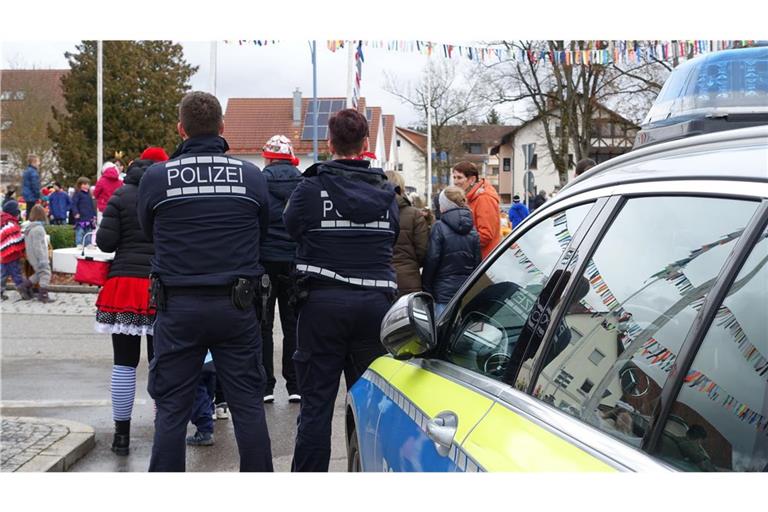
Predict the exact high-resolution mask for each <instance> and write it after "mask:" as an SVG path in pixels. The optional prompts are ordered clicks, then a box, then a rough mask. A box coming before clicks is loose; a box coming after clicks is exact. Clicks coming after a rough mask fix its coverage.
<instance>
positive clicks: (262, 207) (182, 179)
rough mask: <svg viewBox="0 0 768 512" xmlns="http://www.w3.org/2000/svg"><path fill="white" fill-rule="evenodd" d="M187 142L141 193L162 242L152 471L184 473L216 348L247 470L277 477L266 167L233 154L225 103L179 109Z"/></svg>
mask: <svg viewBox="0 0 768 512" xmlns="http://www.w3.org/2000/svg"><path fill="white" fill-rule="evenodd" d="M178 130H179V134H180V135H181V137H182V139H184V142H183V143H182V144H181V145H180V146H179V147H178V149H177V150H176V152H175V153H174V154H173V155H172V156H171V159H170V160H169V161H168V162H164V163H160V164H155V165H153V166H152V167H150V168H149V169H147V171H146V173H145V174H144V176H143V178H142V180H141V184H140V186H139V199H138V213H139V222H140V224H141V227H142V229H143V230H144V232H145V234H146V235H147V237H148V238H149V239H150V240H154V244H155V256H154V258H153V260H152V273H153V276H154V278H155V280H156V281H157V282H159V286H155V285H153V289H157V288H159V292H158V294H157V295H158V297H159V298H158V301H157V302H158V313H157V320H156V321H155V325H154V335H155V338H154V345H155V357H154V359H152V362H151V363H150V374H149V385H148V390H149V394H150V395H151V396H152V398H154V399H155V403H156V404H157V417H156V419H155V441H154V445H153V446H152V459H151V460H150V463H149V470H150V471H184V469H185V448H186V447H185V444H184V438H185V434H186V426H187V422H188V421H189V417H190V414H191V410H192V402H193V399H194V395H195V385H196V383H197V379H198V376H199V375H200V368H201V367H202V365H203V359H204V358H205V354H206V350H208V349H210V351H211V353H212V354H213V358H214V361H216V369H217V377H218V378H219V379H221V382H222V385H223V388H224V391H225V393H226V395H227V401H228V403H229V407H230V408H231V409H232V413H233V414H232V419H233V422H234V427H235V437H236V439H237V446H238V449H239V452H240V470H241V471H271V470H272V455H271V448H270V442H269V434H268V432H267V424H266V419H265V417H264V406H263V403H262V395H263V392H264V382H265V377H264V370H263V368H262V365H261V338H260V329H259V321H258V318H257V313H256V309H255V305H254V304H255V303H254V297H255V288H254V283H255V282H257V280H258V278H259V276H260V275H261V274H262V273H263V269H262V267H261V266H260V265H259V263H258V261H259V239H260V237H264V236H265V235H266V233H267V227H268V223H269V206H268V198H267V184H266V180H265V179H264V177H263V176H262V175H261V172H260V171H259V169H258V168H257V167H255V166H253V165H251V164H249V163H247V162H243V161H241V160H237V159H234V158H230V157H227V156H225V155H224V153H225V152H226V151H227V150H228V149H229V146H228V145H227V142H226V141H225V140H224V139H223V138H222V137H221V136H220V135H221V133H222V132H223V131H224V122H223V119H222V113H221V105H220V104H219V102H218V100H217V99H216V98H215V97H214V96H212V95H210V94H207V93H203V92H190V93H188V94H187V95H185V96H184V98H183V99H182V100H181V104H180V106H179V124H178Z"/></svg>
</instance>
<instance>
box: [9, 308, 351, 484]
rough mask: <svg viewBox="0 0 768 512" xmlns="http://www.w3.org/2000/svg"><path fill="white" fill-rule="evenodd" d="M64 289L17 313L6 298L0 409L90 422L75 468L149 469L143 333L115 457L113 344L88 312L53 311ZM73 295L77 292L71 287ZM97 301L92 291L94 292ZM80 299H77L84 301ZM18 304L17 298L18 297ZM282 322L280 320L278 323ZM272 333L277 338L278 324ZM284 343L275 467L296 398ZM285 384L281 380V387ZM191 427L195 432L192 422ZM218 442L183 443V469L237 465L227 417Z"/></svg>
mask: <svg viewBox="0 0 768 512" xmlns="http://www.w3.org/2000/svg"><path fill="white" fill-rule="evenodd" d="M68 295H69V294H57V297H58V298H59V299H60V304H59V305H58V306H57V305H56V304H52V305H50V306H49V307H48V308H46V311H45V312H41V311H37V312H36V314H22V313H17V312H15V311H14V310H17V309H18V308H13V307H11V308H9V307H6V306H5V305H6V304H8V303H7V302H5V303H4V307H3V314H2V321H1V327H2V332H1V341H2V365H1V366H0V372H1V373H0V379H1V382H2V387H1V388H0V401H1V402H2V403H1V405H2V410H1V412H2V414H3V415H8V416H36V417H47V418H61V419H68V420H72V421H77V422H80V423H85V424H87V425H91V426H92V427H94V429H95V431H96V447H95V448H94V449H93V450H92V451H91V452H90V453H89V454H88V455H87V456H85V457H84V458H83V459H81V460H80V461H79V462H78V463H77V464H75V466H74V467H73V468H72V469H71V470H70V471H74V472H94V471H95V472H120V471H139V472H143V471H146V470H147V468H148V466H149V457H150V453H151V449H152V437H153V432H154V427H153V416H154V413H153V404H152V400H151V398H150V397H149V395H148V393H147V390H146V382H147V361H146V353H145V352H144V349H145V345H144V344H143V343H144V341H143V340H142V362H141V363H140V364H139V368H138V382H137V386H136V388H137V389H136V404H135V405H134V411H133V418H132V422H131V453H130V455H129V456H127V457H118V456H116V455H115V454H113V453H112V452H111V451H110V445H111V443H112V433H113V423H112V412H111V411H112V409H111V404H110V393H109V386H110V376H111V369H112V344H111V342H110V338H109V336H108V335H104V334H97V333H95V332H94V331H93V317H92V316H90V314H89V315H84V314H80V315H57V314H55V313H56V310H57V307H58V308H59V309H62V310H63V309H64V306H65V305H66V303H67V301H68V300H69V298H68ZM73 295H74V294H73ZM91 297H93V300H95V297H96V296H95V295H92V296H91ZM81 299H82V298H79V299H77V300H81ZM17 305H18V304H17ZM278 324H279V322H278ZM276 331H277V332H276V333H275V339H276V340H277V341H278V344H279V340H281V339H282V333H281V332H280V330H279V326H276ZM280 361H281V347H279V346H277V347H275V373H276V374H277V375H278V383H277V389H276V390H275V403H273V404H266V405H265V410H266V414H267V422H268V425H269V433H270V437H271V440H272V454H273V460H274V468H275V471H289V470H290V465H291V457H292V454H293V447H294V441H295V435H296V417H297V415H298V412H299V406H298V404H289V403H288V394H287V392H286V390H285V387H284V382H283V380H282V376H280ZM281 386H282V387H281ZM345 392H346V390H345V389H344V383H343V379H342V382H341V385H340V391H339V396H338V399H337V402H336V408H335V412H334V419H333V438H332V444H331V446H332V448H331V449H332V452H331V464H330V469H331V471H346V446H345V442H344V421H343V412H344V408H343V406H344V394H345ZM188 432H189V433H190V434H192V433H194V426H193V425H189V428H188ZM214 437H215V441H216V443H215V445H214V446H212V447H188V448H187V471H209V472H213V471H217V472H218V471H237V470H238V464H239V459H238V455H237V445H236V443H235V437H234V430H233V428H232V421H231V420H218V421H216V424H215V433H214Z"/></svg>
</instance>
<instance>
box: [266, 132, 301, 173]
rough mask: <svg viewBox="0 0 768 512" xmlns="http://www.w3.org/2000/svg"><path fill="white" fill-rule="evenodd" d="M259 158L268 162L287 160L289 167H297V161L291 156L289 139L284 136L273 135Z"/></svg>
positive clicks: (291, 149)
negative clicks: (261, 157) (268, 160)
mask: <svg viewBox="0 0 768 512" xmlns="http://www.w3.org/2000/svg"><path fill="white" fill-rule="evenodd" d="M261 156H263V157H264V158H268V159H270V160H289V161H290V162H291V165H293V166H294V167H296V166H297V165H299V159H298V158H296V156H294V154H293V146H292V145H291V139H289V138H288V137H286V136H285V135H273V136H272V138H270V139H269V140H268V141H267V143H266V144H264V147H263V148H262V151H261Z"/></svg>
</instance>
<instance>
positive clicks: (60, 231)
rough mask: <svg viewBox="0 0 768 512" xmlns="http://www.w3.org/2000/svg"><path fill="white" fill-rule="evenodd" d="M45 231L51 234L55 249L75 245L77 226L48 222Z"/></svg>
mask: <svg viewBox="0 0 768 512" xmlns="http://www.w3.org/2000/svg"><path fill="white" fill-rule="evenodd" d="M45 232H46V233H48V234H49V235H50V236H51V245H52V246H53V248H54V249H63V248H66V247H74V246H75V226H71V225H68V224H65V225H61V226H54V225H51V224H48V225H46V226H45Z"/></svg>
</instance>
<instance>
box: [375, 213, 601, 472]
mask: <svg viewBox="0 0 768 512" xmlns="http://www.w3.org/2000/svg"><path fill="white" fill-rule="evenodd" d="M602 206H603V203H601V204H600V206H599V207H595V203H594V201H590V202H586V203H584V204H579V205H574V206H572V207H571V208H568V209H566V210H563V211H561V212H559V213H558V214H551V215H548V216H546V217H542V218H541V220H540V221H539V222H535V223H534V222H532V223H529V224H528V228H527V229H525V230H524V231H523V230H521V232H520V233H519V234H516V235H515V236H514V238H513V239H512V240H509V241H507V242H505V245H504V246H503V248H502V249H500V250H499V251H497V253H496V256H494V257H493V261H492V262H489V263H487V264H486V267H485V269H484V270H483V271H480V272H478V273H477V274H476V275H474V276H473V277H472V278H470V282H468V283H467V284H465V289H466V290H467V291H462V292H459V294H457V297H455V298H454V300H453V301H452V302H451V304H449V306H448V308H447V309H446V312H445V316H444V318H445V317H450V318H451V319H452V320H450V321H451V323H452V325H455V326H456V329H458V331H457V332H459V334H457V335H456V334H452V332H453V331H452V329H442V331H443V335H441V337H440V339H439V340H438V343H439V345H440V346H439V348H438V350H437V351H436V352H435V354H433V355H431V356H429V357H421V358H416V359H413V360H410V361H407V362H405V363H402V364H401V366H400V367H399V368H398V370H397V371H396V372H394V373H393V374H392V375H391V377H389V378H388V379H377V382H376V384H377V386H378V387H380V389H381V395H380V397H379V398H378V402H377V398H376V397H371V399H372V400H373V402H375V403H377V404H378V406H377V412H378V419H377V423H376V425H375V432H376V436H375V441H374V444H375V448H374V450H373V453H372V454H370V453H369V455H370V456H371V459H372V460H373V463H372V464H364V466H365V469H366V470H369V469H373V470H391V471H469V472H471V471H478V470H483V469H484V468H483V466H482V465H481V464H479V463H478V462H477V460H475V458H474V456H473V454H471V453H469V452H467V451H466V450H465V449H464V441H465V440H466V439H467V438H468V437H469V436H470V433H471V432H472V430H473V429H474V428H475V426H476V425H477V424H478V423H479V422H480V420H481V419H482V418H483V417H484V416H486V415H487V414H488V412H489V411H490V410H491V408H492V407H493V405H494V400H495V395H494V393H495V392H494V391H493V390H491V391H489V390H488V389H484V385H487V384H488V383H489V382H490V383H496V384H498V382H497V381H498V380H499V379H500V378H501V376H502V375H503V373H504V369H505V368H506V366H505V364H506V361H507V359H505V357H506V356H507V355H508V352H509V351H510V350H511V349H512V348H513V347H514V344H515V342H516V340H517V338H518V337H519V336H520V333H521V332H523V330H524V327H525V324H526V320H527V319H528V317H529V314H530V313H531V311H532V309H533V308H534V306H535V304H536V301H537V298H538V297H539V295H540V294H541V293H542V291H543V290H544V289H545V288H546V286H545V285H546V284H547V282H548V281H549V278H550V277H551V276H552V275H553V273H554V271H555V268H556V267H557V266H558V264H561V260H562V259H563V257H564V255H565V254H566V253H567V250H566V249H567V247H568V246H569V245H570V242H571V238H572V234H571V233H566V232H564V231H563V229H562V223H563V218H565V217H564V216H567V217H569V218H570V221H571V227H572V228H573V229H574V231H575V229H576V228H577V227H578V226H579V225H580V224H581V223H582V221H584V220H585V219H586V218H587V217H588V214H589V213H590V212H592V216H591V217H590V220H589V221H590V222H591V221H593V220H594V217H595V216H596V214H597V212H598V211H599V210H600V209H601V208H602ZM560 277H561V276H555V280H556V281H560V280H561V279H560ZM537 319H538V316H537ZM445 322H448V320H445ZM374 379H376V377H374ZM501 389H502V388H501V387H500V388H498V389H497V390H496V391H497V392H499V391H500V390H501ZM365 435H366V434H361V436H363V437H364V436H365ZM361 453H362V454H363V455H364V456H365V449H363V448H361Z"/></svg>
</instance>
